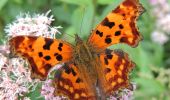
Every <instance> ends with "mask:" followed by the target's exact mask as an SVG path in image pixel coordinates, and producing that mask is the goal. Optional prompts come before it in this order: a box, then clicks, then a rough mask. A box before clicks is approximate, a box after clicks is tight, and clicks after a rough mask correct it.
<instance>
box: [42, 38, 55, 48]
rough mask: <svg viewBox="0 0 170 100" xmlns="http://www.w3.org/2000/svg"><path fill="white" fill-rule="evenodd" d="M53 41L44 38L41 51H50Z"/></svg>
mask: <svg viewBox="0 0 170 100" xmlns="http://www.w3.org/2000/svg"><path fill="white" fill-rule="evenodd" d="M53 42H54V41H53V40H52V39H49V38H45V44H44V46H43V49H45V50H50V46H51V44H52V43H53Z"/></svg>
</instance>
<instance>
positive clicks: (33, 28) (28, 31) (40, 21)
mask: <svg viewBox="0 0 170 100" xmlns="http://www.w3.org/2000/svg"><path fill="white" fill-rule="evenodd" d="M50 12H51V11H48V12H47V13H46V14H36V15H35V16H30V15H29V14H23V15H20V16H19V17H17V19H16V21H14V22H13V23H12V24H9V25H8V26H7V27H6V29H5V32H6V33H8V36H9V37H15V36H17V35H32V36H44V37H49V38H55V34H56V33H59V34H60V32H59V31H58V29H59V28H62V27H61V26H58V27H52V26H50V24H51V23H52V22H53V21H54V19H53V16H50V17H48V15H49V13H50Z"/></svg>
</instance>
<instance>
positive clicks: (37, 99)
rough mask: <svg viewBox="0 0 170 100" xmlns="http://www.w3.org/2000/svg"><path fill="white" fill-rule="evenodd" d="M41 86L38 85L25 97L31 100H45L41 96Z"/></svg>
mask: <svg viewBox="0 0 170 100" xmlns="http://www.w3.org/2000/svg"><path fill="white" fill-rule="evenodd" d="M41 86H42V85H41V84H39V85H38V86H37V87H36V89H35V91H33V92H30V93H28V94H27V95H26V96H28V97H29V98H30V99H31V100H45V99H44V97H43V96H41V94H40V92H41Z"/></svg>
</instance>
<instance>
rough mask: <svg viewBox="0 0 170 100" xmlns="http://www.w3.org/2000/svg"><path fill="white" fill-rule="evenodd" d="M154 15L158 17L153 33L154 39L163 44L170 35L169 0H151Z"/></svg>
mask: <svg viewBox="0 0 170 100" xmlns="http://www.w3.org/2000/svg"><path fill="white" fill-rule="evenodd" d="M150 4H151V5H152V7H153V10H152V12H153V15H154V16H155V18H156V30H154V32H153V33H152V36H151V38H152V40H153V41H154V42H156V43H159V44H161V45H163V44H164V43H166V42H167V41H168V40H169V38H168V35H170V13H169V12H170V6H169V4H168V1H167V0H150Z"/></svg>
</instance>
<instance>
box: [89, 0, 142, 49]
mask: <svg viewBox="0 0 170 100" xmlns="http://www.w3.org/2000/svg"><path fill="white" fill-rule="evenodd" d="M142 12H143V7H142V5H141V4H140V3H139V0H125V1H124V2H123V3H122V4H120V5H119V6H118V7H117V8H116V9H115V10H113V11H112V12H111V13H109V14H108V15H107V16H106V18H105V19H104V20H103V21H102V22H101V23H100V24H99V25H98V26H97V27H96V28H95V29H94V30H93V31H92V33H91V36H90V37H89V39H88V41H87V42H88V44H90V46H92V47H94V48H97V49H98V48H102V49H104V48H106V47H108V46H110V45H112V44H116V43H126V44H128V45H130V46H132V47H135V46H137V44H138V42H139V41H140V40H141V39H142V36H141V35H140V34H139V31H138V28H137V27H136V20H137V19H138V16H139V15H140V14H141V13H142Z"/></svg>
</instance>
